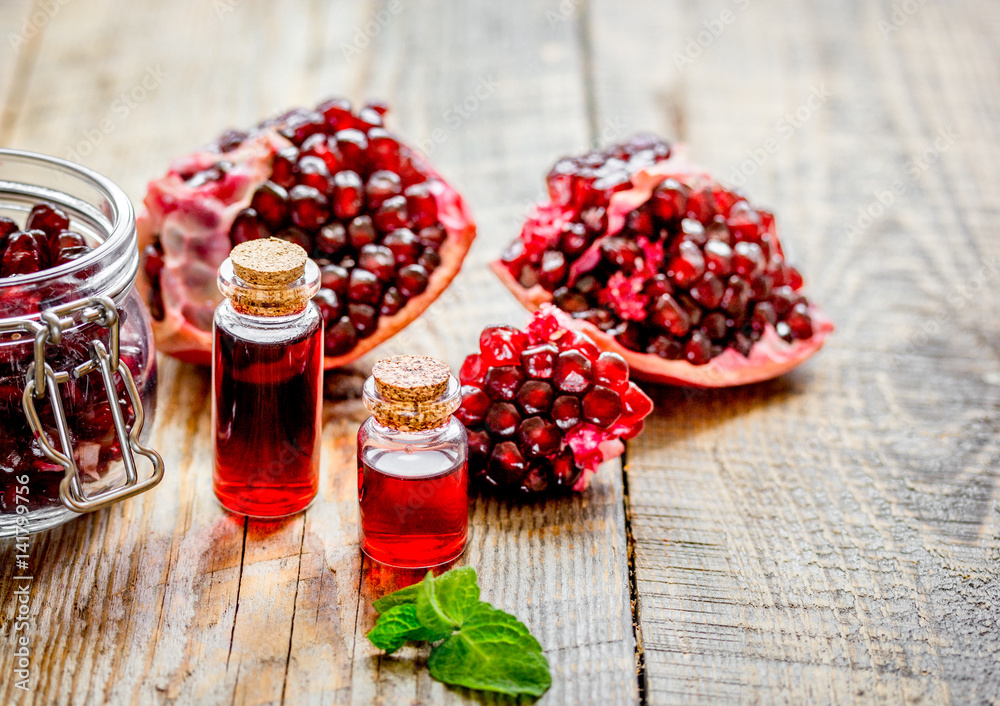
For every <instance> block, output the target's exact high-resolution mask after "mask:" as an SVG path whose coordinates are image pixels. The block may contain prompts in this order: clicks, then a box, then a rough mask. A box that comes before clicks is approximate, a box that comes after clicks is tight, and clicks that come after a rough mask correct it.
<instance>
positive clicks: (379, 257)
mask: <svg viewBox="0 0 1000 706" xmlns="http://www.w3.org/2000/svg"><path fill="white" fill-rule="evenodd" d="M358 267H360V268H362V269H365V270H368V271H369V272H371V273H372V274H374V275H375V276H376V277H377V278H378V279H379V280H381V281H382V282H384V283H387V284H388V283H390V282H392V280H393V279H394V278H395V277H396V261H395V259H394V258H393V256H392V250H390V249H389V248H387V247H386V246H384V245H372V244H369V245H365V246H364V247H362V248H361V252H359V253H358Z"/></svg>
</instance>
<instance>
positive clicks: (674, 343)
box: [646, 334, 684, 360]
mask: <svg viewBox="0 0 1000 706" xmlns="http://www.w3.org/2000/svg"><path fill="white" fill-rule="evenodd" d="M646 352H647V353H650V354H651V355H657V356H659V357H661V358H664V359H666V360H681V359H682V358H683V357H684V343H683V341H680V340H678V339H676V338H673V337H672V336H667V335H662V334H661V335H659V336H656V337H655V338H653V340H651V341H650V342H649V345H647V346H646Z"/></svg>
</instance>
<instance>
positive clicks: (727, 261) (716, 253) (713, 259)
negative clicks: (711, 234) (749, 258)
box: [703, 240, 733, 277]
mask: <svg viewBox="0 0 1000 706" xmlns="http://www.w3.org/2000/svg"><path fill="white" fill-rule="evenodd" d="M703 252H704V254H705V267H706V269H708V271H709V272H711V273H712V274H714V275H715V276H716V277H728V276H729V275H730V274H732V271H733V249H732V248H730V247H729V246H728V245H727V244H726V243H724V242H722V241H720V240H709V241H708V242H707V243H705V248H704V251H703Z"/></svg>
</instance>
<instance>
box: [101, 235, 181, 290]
mask: <svg viewBox="0 0 1000 706" xmlns="http://www.w3.org/2000/svg"><path fill="white" fill-rule="evenodd" d="M81 240H82V238H81ZM142 269H143V272H145V273H146V279H147V280H149V282H151V283H152V282H155V283H156V286H159V283H160V273H162V272H163V254H162V253H161V252H160V251H159V250H158V249H157V248H156V246H155V245H147V246H146V247H145V248H143V250H142Z"/></svg>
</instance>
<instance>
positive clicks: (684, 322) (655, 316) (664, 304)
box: [649, 294, 691, 336]
mask: <svg viewBox="0 0 1000 706" xmlns="http://www.w3.org/2000/svg"><path fill="white" fill-rule="evenodd" d="M649 320H650V323H651V324H653V325H654V326H657V327H659V328H661V329H664V330H665V331H670V333H672V334H673V335H675V336H683V335H684V334H686V333H687V332H688V331H689V330H690V328H691V317H690V315H689V314H688V312H687V310H686V309H685V308H684V307H682V306H681V305H680V303H679V302H678V301H677V300H676V299H674V297H673V296H671V295H670V294H662V295H660V297H659V299H657V300H656V303H655V304H654V305H653V312H652V314H651V315H650V319H649Z"/></svg>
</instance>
